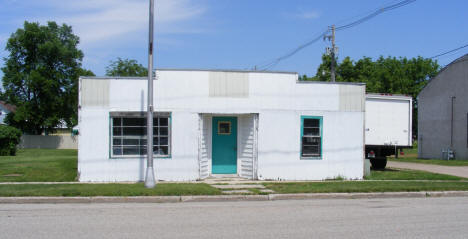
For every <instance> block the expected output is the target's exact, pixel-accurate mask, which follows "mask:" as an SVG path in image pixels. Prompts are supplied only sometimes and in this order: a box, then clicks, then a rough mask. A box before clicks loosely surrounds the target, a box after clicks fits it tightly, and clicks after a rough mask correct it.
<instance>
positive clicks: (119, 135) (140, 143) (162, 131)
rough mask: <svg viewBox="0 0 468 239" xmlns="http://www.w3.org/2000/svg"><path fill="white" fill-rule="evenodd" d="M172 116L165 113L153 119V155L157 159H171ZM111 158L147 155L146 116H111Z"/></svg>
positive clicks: (131, 114) (124, 114)
mask: <svg viewBox="0 0 468 239" xmlns="http://www.w3.org/2000/svg"><path fill="white" fill-rule="evenodd" d="M169 122H170V114H169V113H163V114H161V115H159V113H158V115H155V116H154V118H153V154H154V155H155V156H156V157H169V156H170V152H171V145H170V142H171V141H170V136H171V134H170V133H171V128H170V124H169ZM110 126H111V141H110V142H111V145H110V147H111V157H131V156H143V155H146V146H147V145H146V139H147V137H146V128H147V127H146V116H144V115H143V114H136V115H135V113H133V112H132V113H128V112H113V113H112V114H111V125H110Z"/></svg>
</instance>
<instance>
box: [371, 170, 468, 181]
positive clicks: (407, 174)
mask: <svg viewBox="0 0 468 239" xmlns="http://www.w3.org/2000/svg"><path fill="white" fill-rule="evenodd" d="M364 179H366V180H454V181H456V180H466V178H462V177H457V176H452V175H446V174H438V173H431V172H425V171H417V170H409V169H390V168H386V169H385V170H372V171H371V175H370V176H366V177H365V178H364Z"/></svg>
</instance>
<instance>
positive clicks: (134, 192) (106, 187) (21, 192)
mask: <svg viewBox="0 0 468 239" xmlns="http://www.w3.org/2000/svg"><path fill="white" fill-rule="evenodd" d="M219 194H221V191H220V190H219V189H217V188H214V187H211V186H210V185H208V184H204V183H164V184H158V185H156V187H155V188H152V189H148V188H145V187H144V184H143V183H136V184H17V185H11V184H10V185H0V196H1V197H25V196H64V197H73V196H83V197H85V196H183V195H219Z"/></svg>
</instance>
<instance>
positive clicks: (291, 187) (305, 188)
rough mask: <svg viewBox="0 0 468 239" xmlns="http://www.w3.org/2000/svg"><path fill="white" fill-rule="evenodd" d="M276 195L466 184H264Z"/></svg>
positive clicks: (467, 185)
mask: <svg viewBox="0 0 468 239" xmlns="http://www.w3.org/2000/svg"><path fill="white" fill-rule="evenodd" d="M264 185H265V187H267V188H269V189H271V190H274V191H275V192H276V193H351V192H363V193H364V192H419V191H466V190H468V182H457V181H452V182H421V181H336V182H304V183H264Z"/></svg>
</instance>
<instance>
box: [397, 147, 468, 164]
mask: <svg viewBox="0 0 468 239" xmlns="http://www.w3.org/2000/svg"><path fill="white" fill-rule="evenodd" d="M403 152H404V155H398V158H395V157H394V156H391V157H388V160H390V161H394V162H404V163H424V164H435V165H443V166H468V160H461V159H458V160H457V159H456V160H442V159H420V158H418V146H417V144H416V145H415V146H413V148H411V149H403Z"/></svg>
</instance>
